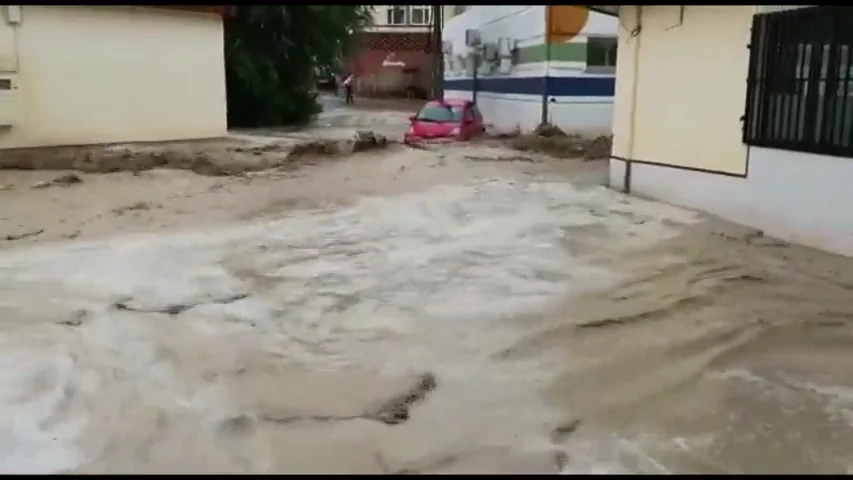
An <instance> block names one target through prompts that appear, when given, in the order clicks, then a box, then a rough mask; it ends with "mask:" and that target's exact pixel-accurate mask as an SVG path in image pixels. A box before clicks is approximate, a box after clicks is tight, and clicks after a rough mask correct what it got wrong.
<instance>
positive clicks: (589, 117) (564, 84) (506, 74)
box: [443, 5, 618, 133]
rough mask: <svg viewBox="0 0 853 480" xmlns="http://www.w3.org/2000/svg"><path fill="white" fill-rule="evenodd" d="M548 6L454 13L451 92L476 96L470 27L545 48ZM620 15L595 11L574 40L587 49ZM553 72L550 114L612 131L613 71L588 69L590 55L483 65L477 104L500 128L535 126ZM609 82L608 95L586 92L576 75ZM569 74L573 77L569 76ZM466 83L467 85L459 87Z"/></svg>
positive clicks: (558, 120) (574, 127) (493, 37)
mask: <svg viewBox="0 0 853 480" xmlns="http://www.w3.org/2000/svg"><path fill="white" fill-rule="evenodd" d="M545 16H546V7H545V6H543V5H488V6H486V5H474V6H471V7H470V8H469V9H468V10H467V11H465V12H464V13H462V14H461V15H457V16H455V17H453V18H451V19H449V20H448V21H447V22H446V23H445V26H444V32H443V37H444V39H445V41H450V42H451V43H452V45H453V47H452V48H453V53H452V56H453V57H454V61H453V62H447V63H446V67H445V96H446V97H448V98H469V99H470V98H472V96H473V95H472V71H471V69H470V67H469V66H468V65H467V64H466V63H463V61H462V58H464V57H467V56H468V55H469V49H468V48H467V47H466V46H465V31H466V30H467V29H478V30H479V31H480V33H481V37H482V40H483V42H497V41H498V38H500V37H507V38H511V39H514V40H517V41H518V48H519V49H527V51H531V49H537V48H540V49H544V43H545ZM617 28H618V21H617V19H616V18H613V17H609V16H606V15H601V14H597V13H590V15H589V18H588V19H587V21H586V24H585V25H584V26H583V28H582V30H581V31H579V32H576V33H577V34H576V35H575V36H574V38H571V39H570V40H569V41H568V42H569V43H573V44H577V46H578V47H579V48H576V49H575V51H580V52H583V50H584V49H585V45H586V40H587V38H588V37H589V36H590V35H603V36H615V35H616V32H617ZM546 76H548V77H550V78H551V80H552V81H551V82H550V83H549V85H551V87H549V90H551V92H554V93H555V94H553V95H549V97H548V102H549V115H548V119H549V121H550V122H551V123H554V124H556V125H558V126H560V127H562V128H564V129H566V130H571V131H576V132H589V133H609V132H610V129H611V122H612V116H613V114H612V105H613V95H612V82H613V78H614V74H613V73H592V72H589V71H587V64H586V58H585V55H583V56H581V57H580V58H577V59H573V60H568V61H561V60H551V61H544V58H543V59H542V60H541V61H529V59H528V61H524V62H521V63H518V64H516V65H514V66H512V67H510V68H508V69H506V70H504V71H501V70H500V69H495V70H489V69H482V68H481V70H480V71H479V73H478V87H477V104H478V105H479V107H480V110H481V111H482V112H483V115H484V117H485V119H486V122H487V123H490V124H493V125H495V126H496V127H498V128H500V129H512V128H515V127H518V128H520V129H521V130H532V129H533V128H535V127H536V126H537V125H538V124H539V123H540V121H541V115H542V114H541V112H542V90H543V88H544V86H545V80H544V79H545V77H546ZM578 78H579V79H581V80H582V81H593V82H595V81H596V79H600V80H601V83H603V82H609V87H606V88H609V92H610V93H608V94H607V95H600V94H595V95H586V94H584V90H587V91H588V90H589V89H590V88H598V89H599V90H600V89H601V88H600V87H596V86H593V87H587V86H581V87H579V89H578V90H577V91H572V90H571V89H572V87H571V85H574V83H571V79H578ZM567 79H569V80H567ZM459 86H463V87H464V88H459Z"/></svg>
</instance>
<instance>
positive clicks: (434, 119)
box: [403, 100, 485, 144]
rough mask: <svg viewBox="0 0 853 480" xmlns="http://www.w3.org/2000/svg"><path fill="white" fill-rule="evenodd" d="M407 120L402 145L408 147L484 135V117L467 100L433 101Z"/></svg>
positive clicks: (475, 106)
mask: <svg viewBox="0 0 853 480" xmlns="http://www.w3.org/2000/svg"><path fill="white" fill-rule="evenodd" d="M409 120H410V121H411V125H410V126H409V130H408V131H407V132H406V135H405V136H404V137H403V141H404V142H405V143H410V144H411V143H421V142H425V141H452V140H468V139H470V138H472V137H474V136H476V135H479V134H481V133H483V132H484V131H485V128H484V126H483V115H482V114H480V110H479V109H478V108H477V105H475V104H474V103H473V102H471V101H470V100H433V101H431V102H427V104H426V105H424V106H423V108H421V111H420V112H418V113H417V115H412V117H411V118H410V119H409Z"/></svg>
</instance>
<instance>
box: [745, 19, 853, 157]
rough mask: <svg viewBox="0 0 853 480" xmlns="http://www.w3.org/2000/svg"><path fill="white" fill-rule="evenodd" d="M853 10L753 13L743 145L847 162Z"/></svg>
mask: <svg viewBox="0 0 853 480" xmlns="http://www.w3.org/2000/svg"><path fill="white" fill-rule="evenodd" d="M851 32H853V7H847V6H817V7H805V8H798V9H793V10H784V11H781V12H773V13H764V14H759V15H756V16H755V18H754V19H753V23H752V39H751V41H750V59H749V75H748V78H747V98H746V111H745V114H744V128H743V141H744V143H746V144H748V145H754V146H761V147H770V148H781V149H786V150H795V151H801V152H811V153H819V154H827V155H836V156H844V157H853V58H851V52H853V48H851V47H853V34H851Z"/></svg>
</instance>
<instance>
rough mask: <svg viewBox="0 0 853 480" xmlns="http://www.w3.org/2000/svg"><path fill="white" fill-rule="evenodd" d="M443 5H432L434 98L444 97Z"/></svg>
mask: <svg viewBox="0 0 853 480" xmlns="http://www.w3.org/2000/svg"><path fill="white" fill-rule="evenodd" d="M441 13H442V12H441V5H433V6H432V41H433V66H432V98H433V99H437V100H440V99H443V98H444V42H443V41H442V38H441V36H442V35H441V23H442V22H441Z"/></svg>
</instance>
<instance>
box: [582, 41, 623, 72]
mask: <svg viewBox="0 0 853 480" xmlns="http://www.w3.org/2000/svg"><path fill="white" fill-rule="evenodd" d="M618 44H619V40H618V39H617V38H616V37H588V38H587V39H586V67H587V70H595V71H609V72H613V71H615V70H616V49H617V47H618Z"/></svg>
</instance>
